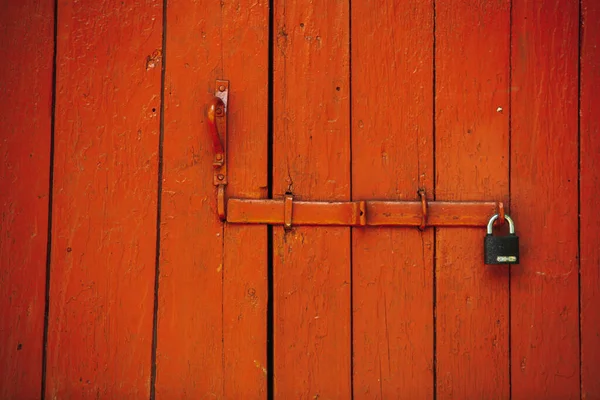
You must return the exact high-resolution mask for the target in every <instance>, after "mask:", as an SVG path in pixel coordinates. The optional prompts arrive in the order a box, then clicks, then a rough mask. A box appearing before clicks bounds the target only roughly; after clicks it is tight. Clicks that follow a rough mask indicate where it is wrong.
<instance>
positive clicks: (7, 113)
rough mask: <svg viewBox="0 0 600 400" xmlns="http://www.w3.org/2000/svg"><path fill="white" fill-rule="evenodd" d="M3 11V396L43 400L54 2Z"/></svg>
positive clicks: (8, 5) (5, 6)
mask: <svg viewBox="0 0 600 400" xmlns="http://www.w3.org/2000/svg"><path fill="white" fill-rule="evenodd" d="M1 4H2V6H1V8H2V13H1V14H0V57H1V58H2V60H3V62H2V63H0V77H1V79H0V110H2V111H1V112H0V310H2V311H1V312H0V398H2V399H25V398H26V399H34V398H39V396H40V393H41V382H42V346H43V331H44V307H45V290H46V247H47V240H48V196H49V190H50V189H49V171H50V170H49V167H50V136H51V113H52V79H53V77H52V63H53V54H54V2H53V1H33V0H27V1H21V2H14V1H2V2H1Z"/></svg>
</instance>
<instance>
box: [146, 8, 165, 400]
mask: <svg viewBox="0 0 600 400" xmlns="http://www.w3.org/2000/svg"><path fill="white" fill-rule="evenodd" d="M167 3H168V1H167V0H163V9H162V12H163V13H162V14H163V15H162V38H161V39H162V44H161V47H162V60H161V70H160V121H159V137H158V173H157V175H158V185H157V192H156V196H157V200H156V207H157V210H156V261H155V263H156V264H155V272H154V306H153V308H154V309H153V315H152V349H151V352H150V400H154V399H155V397H156V373H157V370H156V349H157V348H158V299H159V297H158V296H159V284H160V238H161V235H160V224H161V218H162V182H163V154H164V141H165V89H166V85H165V82H166V81H165V78H166V71H167Z"/></svg>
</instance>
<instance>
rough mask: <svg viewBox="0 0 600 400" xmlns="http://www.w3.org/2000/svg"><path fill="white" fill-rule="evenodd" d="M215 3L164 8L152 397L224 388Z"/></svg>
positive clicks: (215, 392)
mask: <svg viewBox="0 0 600 400" xmlns="http://www.w3.org/2000/svg"><path fill="white" fill-rule="evenodd" d="M221 27H222V16H221V5H220V4H219V3H218V2H214V1H208V0H207V1H199V2H196V1H177V2H170V3H169V5H168V7H167V26H166V29H167V39H166V53H165V57H166V64H165V67H166V71H165V75H166V76H165V88H164V90H165V120H164V124H165V127H164V145H163V187H162V204H161V232H160V235H161V237H160V266H159V289H158V293H159V305H158V331H157V332H158V333H157V334H158V337H157V351H156V354H157V355H156V363H157V366H156V368H157V376H156V398H157V399H158V400H160V399H172V398H189V399H200V398H222V397H223V224H222V223H221V221H219V219H218V217H217V204H216V188H215V186H214V185H213V166H212V161H213V156H214V153H213V147H212V142H211V140H210V137H209V135H208V133H207V126H206V116H205V113H204V112H205V107H206V105H207V104H208V101H209V99H211V98H212V96H214V93H215V79H217V78H221V77H222V75H223V56H222V51H223V47H222V33H223V32H222V28H221Z"/></svg>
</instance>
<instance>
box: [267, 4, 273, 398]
mask: <svg viewBox="0 0 600 400" xmlns="http://www.w3.org/2000/svg"><path fill="white" fill-rule="evenodd" d="M274 6H275V4H274V0H269V28H268V36H269V44H268V50H267V53H268V55H267V57H268V61H267V86H268V87H267V197H268V198H269V199H272V198H273V136H274V135H273V120H274V115H273V104H274V92H273V86H274V85H273V83H274V50H275V44H274V41H275V25H274V24H275V7H274ZM273 251H274V248H273V226H272V225H268V226H267V316H266V317H267V321H266V322H267V323H266V327H265V328H266V330H267V337H266V338H267V342H266V346H267V349H266V350H267V400H273V399H274V398H275V354H274V349H275V340H274V332H275V320H274V317H275V316H274V312H273V310H274V309H273V297H274V296H273V295H274V291H273V290H274V287H273V278H274V274H273Z"/></svg>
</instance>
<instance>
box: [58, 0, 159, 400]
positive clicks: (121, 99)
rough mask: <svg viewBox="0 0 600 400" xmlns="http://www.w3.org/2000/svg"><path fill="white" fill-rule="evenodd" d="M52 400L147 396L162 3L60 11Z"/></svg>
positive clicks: (114, 2)
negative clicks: (62, 399)
mask: <svg viewBox="0 0 600 400" xmlns="http://www.w3.org/2000/svg"><path fill="white" fill-rule="evenodd" d="M57 26H58V38H57V66H56V68H57V77H56V125H55V139H54V141H55V154H54V183H53V209H52V256H51V275H50V309H49V317H48V318H49V323H48V343H47V347H48V350H47V351H48V360H47V375H46V398H49V399H55V398H56V399H61V398H72V397H76V398H92V397H109V396H110V397H120V398H128V399H147V398H148V396H149V395H150V371H151V362H150V357H151V348H152V316H153V304H154V277H155V259H156V251H155V244H156V210H157V204H156V203H157V202H156V200H157V182H158V180H157V170H158V145H159V112H160V86H161V83H160V69H161V68H160V61H159V57H158V55H159V54H160V50H161V33H162V1H158V0H148V1H141V0H137V1H130V2H123V1H118V0H100V1H96V2H93V3H91V2H71V1H66V0H65V1H62V0H61V1H59V2H58V22H57Z"/></svg>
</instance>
